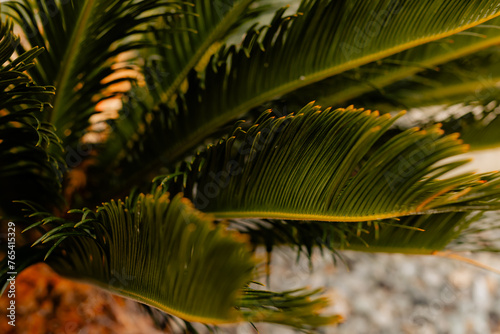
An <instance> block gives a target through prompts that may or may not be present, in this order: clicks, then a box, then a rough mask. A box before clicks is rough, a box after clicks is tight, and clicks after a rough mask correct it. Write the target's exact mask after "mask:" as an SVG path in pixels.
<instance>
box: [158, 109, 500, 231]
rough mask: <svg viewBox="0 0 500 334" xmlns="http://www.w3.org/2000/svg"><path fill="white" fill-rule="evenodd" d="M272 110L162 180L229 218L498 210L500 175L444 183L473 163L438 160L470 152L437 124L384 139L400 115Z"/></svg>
mask: <svg viewBox="0 0 500 334" xmlns="http://www.w3.org/2000/svg"><path fill="white" fill-rule="evenodd" d="M270 113H271V111H268V112H265V113H264V114H263V115H262V116H261V118H260V119H259V120H258V121H257V122H256V123H257V124H255V125H253V126H252V127H250V128H249V129H248V130H247V131H243V130H242V129H241V127H239V126H236V127H235V129H234V131H233V134H232V136H230V137H229V138H228V139H226V140H221V141H220V142H219V143H217V144H216V145H213V146H210V147H208V148H207V150H206V151H203V152H201V153H199V154H198V155H197V156H196V157H194V158H193V160H192V162H190V163H189V164H185V165H184V167H181V169H180V172H183V171H185V172H187V175H185V176H182V175H181V176H176V175H173V176H172V177H168V178H166V179H164V180H163V181H162V183H163V184H164V185H165V187H166V188H167V189H169V190H171V191H182V192H184V193H185V194H186V196H187V197H188V198H192V199H193V202H194V204H195V205H196V207H197V208H198V209H200V210H202V211H204V212H209V213H212V214H213V215H215V217H217V218H230V219H236V218H272V219H294V220H319V221H344V222H348V221H369V220H380V219H387V218H392V217H400V216H406V215H416V214H426V213H439V212H453V211H470V210H476V209H487V210H491V209H495V208H497V207H499V205H500V203H499V202H498V199H495V196H498V193H499V192H500V179H499V176H500V175H499V174H498V173H490V174H480V175H476V174H460V175H458V176H454V177H450V178H448V179H442V180H440V179H439V178H440V177H441V176H442V175H444V174H446V173H447V172H449V171H451V170H453V169H455V168H456V167H458V166H460V165H463V164H464V163H466V161H458V162H451V163H440V162H441V160H442V159H444V158H448V157H451V156H454V155H457V154H460V153H463V152H465V150H466V148H467V147H466V146H464V145H463V144H462V142H461V141H460V140H457V136H456V135H449V136H442V135H443V131H442V130H441V129H440V128H439V127H438V126H434V127H431V128H429V129H427V130H422V131H419V130H418V129H415V128H414V129H409V130H407V131H404V132H403V133H400V134H398V135H396V136H393V137H392V138H390V139H389V140H387V141H384V142H379V139H380V138H381V136H382V135H383V134H384V133H386V132H387V130H388V129H389V127H390V126H391V125H392V124H393V123H394V121H395V120H396V119H397V118H392V119H391V117H390V116H389V115H384V116H380V117H379V116H378V113H377V112H375V113H371V112H369V111H363V110H355V109H352V108H348V109H338V110H335V111H332V110H329V109H327V110H325V111H321V109H320V107H314V106H313V104H312V103H311V104H309V105H308V106H306V107H304V108H303V109H302V110H301V111H300V112H299V113H297V114H296V115H294V114H290V115H288V116H286V117H281V118H278V119H275V118H274V117H272V116H270ZM159 179H161V178H159ZM172 181H173V182H174V184H176V185H177V186H178V187H179V188H175V187H173V188H170V185H169V183H172ZM172 189H175V190H172Z"/></svg>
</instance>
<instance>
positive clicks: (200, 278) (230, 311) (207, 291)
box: [28, 191, 338, 329]
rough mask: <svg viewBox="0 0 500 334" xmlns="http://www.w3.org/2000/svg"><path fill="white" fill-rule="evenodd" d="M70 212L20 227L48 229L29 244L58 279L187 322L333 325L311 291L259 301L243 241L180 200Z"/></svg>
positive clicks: (134, 201)
mask: <svg viewBox="0 0 500 334" xmlns="http://www.w3.org/2000/svg"><path fill="white" fill-rule="evenodd" d="M70 213H71V214H81V218H80V220H79V221H77V222H73V221H68V220H65V219H61V218H56V217H52V216H49V217H45V218H43V219H42V220H40V221H38V222H36V223H35V224H33V225H31V226H30V227H29V228H28V229H31V228H35V227H37V228H38V227H41V226H43V225H53V227H52V228H50V229H49V230H48V232H46V233H45V234H44V235H43V236H42V237H41V238H40V239H38V240H37V241H36V242H35V243H34V244H33V245H34V246H36V245H38V244H42V245H51V247H50V249H49V251H48V252H47V254H46V256H45V258H46V259H47V258H48V263H49V264H50V265H51V266H52V268H54V269H55V270H56V271H57V272H58V273H60V274H62V275H64V276H68V277H71V278H75V279H80V280H85V281H88V282H90V283H93V284H96V285H98V286H101V287H103V288H105V289H107V290H110V291H111V292H113V293H116V294H119V295H122V296H125V297H128V298H131V299H134V300H137V301H139V302H142V303H145V304H148V305H151V306H154V307H156V308H158V309H160V310H162V311H165V312H167V313H169V314H172V315H175V316H178V317H180V318H182V319H185V320H187V321H196V322H203V323H207V324H220V323H228V322H237V321H243V320H249V321H272V322H280V321H281V322H283V323H285V322H286V319H289V318H290V316H294V317H296V318H295V320H296V321H295V322H294V321H290V320H289V321H288V322H289V323H290V325H291V326H297V327H299V328H300V329H307V328H308V327H316V326H319V325H326V324H329V323H332V322H335V321H338V318H337V317H335V316H330V317H326V316H322V315H320V314H319V310H320V309H321V308H322V307H323V306H325V301H324V300H323V299H321V298H319V299H317V298H316V299H313V298H309V297H310V296H311V295H313V294H315V293H316V292H308V291H298V292H297V293H294V292H292V291H289V292H284V293H281V294H279V293H270V292H269V293H267V294H266V295H265V296H264V295H263V294H264V292H261V291H258V290H255V289H253V288H250V287H249V286H248V284H249V283H250V282H251V280H252V277H253V276H254V275H255V274H256V272H254V268H255V266H256V264H257V262H256V261H255V259H254V258H253V256H252V253H251V251H250V248H249V245H248V244H247V243H246V241H245V238H244V237H243V236H242V235H240V234H239V233H237V232H236V231H229V230H227V229H226V228H225V227H224V224H218V225H215V224H214V223H213V220H212V219H211V218H210V217H209V216H207V215H205V214H203V213H201V212H199V211H197V210H195V209H194V208H193V207H192V205H191V204H190V202H189V201H188V200H186V199H185V198H182V196H181V195H177V196H175V197H174V198H173V199H171V200H170V199H169V195H168V194H164V193H163V192H162V191H156V192H155V193H154V194H151V195H144V194H140V195H138V196H135V197H131V198H127V199H126V200H125V202H122V201H118V202H115V201H111V202H109V203H104V204H103V205H102V206H100V207H99V208H98V209H97V210H96V211H92V210H89V209H84V210H72V211H70ZM54 252H55V253H57V256H54V254H53V253H54ZM256 301H258V302H259V303H258V305H254V304H255V302H256ZM261 302H262V303H261ZM268 304H270V305H274V308H272V309H267V307H266V305H268ZM313 311H314V312H313ZM278 314H279V315H278ZM280 315H281V316H283V318H282V319H281V318H280ZM280 319H281V320H280Z"/></svg>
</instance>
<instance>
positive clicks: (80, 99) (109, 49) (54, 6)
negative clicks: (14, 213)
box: [4, 0, 179, 144]
mask: <svg viewBox="0 0 500 334" xmlns="http://www.w3.org/2000/svg"><path fill="white" fill-rule="evenodd" d="M176 3H179V2H177V1H162V0H142V1H135V0H126V1H121V0H112V1H109V0H106V1H104V0H72V1H56V0H50V1H39V0H37V1H33V0H22V1H10V2H6V3H5V4H4V6H5V7H6V8H7V13H8V15H10V16H12V17H13V18H14V19H15V20H16V21H17V22H18V23H19V25H20V26H21V28H22V29H23V31H24V33H25V35H26V37H27V38H26V41H27V42H28V43H29V45H30V47H35V46H38V47H44V48H45V49H47V50H48V52H47V54H46V55H45V56H42V57H40V59H39V62H38V64H37V66H36V67H34V68H32V69H31V70H30V74H31V75H32V76H33V78H34V80H35V81H36V82H37V83H39V84H45V85H55V86H56V88H57V92H58V94H57V95H56V98H55V100H54V102H53V109H52V111H51V112H50V113H49V114H48V116H47V117H46V118H45V119H47V120H50V122H51V123H52V124H53V125H54V126H55V127H56V128H57V131H58V132H57V133H58V134H59V135H60V137H61V138H62V139H63V140H64V141H65V142H71V143H72V144H75V142H76V141H77V140H78V139H79V138H80V136H81V134H82V131H83V130H84V129H85V128H86V127H87V126H88V118H89V117H90V116H91V115H92V114H94V113H95V104H96V101H99V100H103V99H106V98H109V97H112V96H113V95H115V94H116V92H106V88H108V87H109V86H110V85H112V84H114V83H117V82H121V81H127V80H131V78H130V77H126V76H124V75H122V76H121V77H120V75H118V74H117V73H119V72H120V71H121V70H124V69H127V64H126V63H123V62H122V63H118V64H113V62H115V60H116V57H118V56H120V55H123V54H125V52H128V51H133V50H137V49H140V48H143V47H145V46H148V45H149V44H148V43H144V42H142V41H141V40H138V39H137V38H134V36H136V35H138V34H141V33H142V29H144V24H147V23H148V22H151V21H152V20H153V19H155V18H156V17H158V16H159V15H160V14H161V13H162V11H163V12H164V10H165V8H169V9H174V8H178V6H177V5H176ZM176 6H177V7H176ZM34 9H36V10H34ZM41 27H43V28H41ZM19 50H20V51H22V50H23V47H20V48H19ZM112 65H113V66H112ZM111 74H114V75H115V76H118V77H120V78H119V79H116V80H106V79H108V78H109V76H110V75H111Z"/></svg>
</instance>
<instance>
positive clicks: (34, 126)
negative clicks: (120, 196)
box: [0, 21, 64, 215]
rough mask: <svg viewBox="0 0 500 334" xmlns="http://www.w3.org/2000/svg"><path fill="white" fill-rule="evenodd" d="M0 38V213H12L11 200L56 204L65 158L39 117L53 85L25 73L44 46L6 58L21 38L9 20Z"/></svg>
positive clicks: (47, 104)
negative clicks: (17, 35) (38, 80)
mask: <svg viewBox="0 0 500 334" xmlns="http://www.w3.org/2000/svg"><path fill="white" fill-rule="evenodd" d="M0 38H1V39H0V63H1V64H3V65H2V66H1V68H0V96H1V97H0V184H1V185H2V189H3V191H1V193H0V215H4V214H14V213H15V211H16V210H14V211H12V209H13V207H12V201H13V200H21V199H30V200H33V201H36V202H38V203H39V204H42V203H43V204H44V205H47V207H52V206H54V205H60V204H61V197H60V194H59V190H60V187H61V172H62V171H61V169H63V168H64V161H62V160H61V158H60V152H61V151H60V143H59V138H58V137H57V136H56V134H55V133H54V128H53V127H52V126H51V125H50V124H47V123H45V122H42V121H40V119H41V118H42V117H43V113H44V112H46V110H47V108H48V107H50V104H49V101H50V100H51V98H52V97H53V95H54V89H53V87H48V86H38V85H36V84H34V83H33V81H32V80H31V78H30V77H29V76H28V75H27V74H26V73H25V71H26V70H28V69H29V68H30V67H32V66H34V59H35V57H37V56H38V55H40V53H42V52H43V50H42V49H39V48H34V49H32V50H30V51H27V52H25V53H23V54H21V55H19V56H17V57H15V58H13V59H12V60H10V58H11V56H12V55H13V53H14V49H15V47H16V45H18V44H19V39H18V38H17V37H15V36H14V35H13V34H12V23H11V22H9V21H7V22H6V23H4V22H1V23H0ZM49 198H50V199H49Z"/></svg>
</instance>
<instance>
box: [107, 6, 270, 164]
mask: <svg viewBox="0 0 500 334" xmlns="http://www.w3.org/2000/svg"><path fill="white" fill-rule="evenodd" d="M253 2H254V1H253V0H228V1H215V2H214V1H209V0H195V1H191V2H189V3H185V4H183V7H182V8H183V11H182V13H183V14H180V15H173V16H169V17H166V18H165V20H164V21H165V22H164V24H165V25H166V26H167V27H169V29H161V27H159V28H158V29H155V30H153V32H152V33H151V35H152V36H151V38H152V39H153V40H154V41H155V42H154V43H155V48H154V50H153V51H151V50H148V52H147V53H146V54H145V57H144V59H143V61H144V62H145V66H144V69H143V72H144V73H143V74H144V77H145V81H146V84H145V86H138V85H134V86H133V88H132V89H131V91H130V92H129V93H128V94H127V100H130V99H131V100H133V101H134V102H135V101H136V100H137V101H138V102H139V101H140V103H143V104H144V105H140V106H135V105H134V106H130V105H129V104H128V103H127V102H125V103H126V104H125V106H124V108H123V109H122V110H121V113H122V116H123V117H120V118H118V119H117V120H114V121H113V120H112V121H110V122H112V124H111V125H112V127H113V130H114V131H113V133H111V137H110V139H109V140H108V141H107V143H106V150H105V152H103V153H102V154H101V162H102V165H104V166H106V167H107V168H116V166H117V165H119V164H120V163H123V161H122V160H123V159H125V158H127V159H130V158H131V157H130V154H129V152H128V151H130V149H129V148H130V147H134V148H135V147H138V146H142V145H144V143H143V141H144V129H146V128H149V127H151V126H152V124H151V123H152V121H153V119H154V117H153V115H154V114H155V112H154V110H153V109H154V107H155V105H156V104H165V105H167V104H170V103H171V100H172V99H174V100H175V98H174V97H175V95H176V94H178V89H179V87H180V86H181V84H182V83H183V82H185V81H186V78H187V76H188V73H189V71H190V70H192V69H193V68H195V67H200V69H198V70H201V69H203V67H204V66H205V65H206V63H207V62H208V61H209V59H210V57H211V55H212V54H213V53H215V52H216V51H217V49H218V47H219V46H220V45H221V42H222V40H224V39H225V38H227V36H228V35H229V34H230V33H231V32H232V31H233V30H234V29H235V28H236V27H238V26H239V25H241V24H244V23H245V22H246V21H247V20H249V19H251V18H252V17H253V16H255V15H257V14H258V13H259V12H260V11H261V10H262V6H259V7H257V8H251V9H250V8H249V6H250V5H251V4H252V3H253ZM176 45H182V47H175V46H176ZM152 54H153V55H152ZM152 114H153V115H152ZM125 163H126V161H125ZM134 168H136V166H134Z"/></svg>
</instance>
